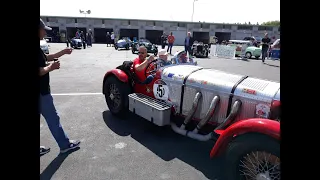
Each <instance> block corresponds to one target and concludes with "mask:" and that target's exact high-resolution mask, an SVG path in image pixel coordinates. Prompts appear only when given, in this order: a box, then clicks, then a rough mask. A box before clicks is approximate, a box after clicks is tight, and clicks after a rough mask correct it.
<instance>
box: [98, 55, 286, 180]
mask: <svg viewBox="0 0 320 180" xmlns="http://www.w3.org/2000/svg"><path fill="white" fill-rule="evenodd" d="M145 76H146V79H147V80H146V81H144V82H140V81H138V80H137V78H136V77H135V74H134V71H133V69H132V62H124V64H123V65H120V66H119V67H117V68H116V69H113V70H110V71H108V72H107V73H106V74H105V76H104V80H103V94H104V95H105V98H106V103H107V105H108V108H109V110H110V112H111V113H112V114H113V115H117V116H123V115H125V114H127V113H128V110H129V111H131V112H132V113H134V114H136V115H138V116H141V117H143V118H145V119H146V120H148V121H151V122H152V123H154V124H156V125H158V126H171V127H172V130H173V131H175V132H177V133H178V134H181V135H183V136H188V137H190V138H193V139H196V140H199V141H209V140H211V141H212V142H213V144H214V145H213V148H212V150H211V152H210V157H217V156H221V155H224V156H225V158H226V159H225V160H226V161H225V162H226V163H225V164H226V171H227V173H226V177H227V179H230V180H238V179H266V180H267V179H268V180H269V179H280V83H278V82H271V81H267V80H261V79H257V78H254V77H248V76H242V75H236V74H230V73H225V72H222V71H217V70H213V69H206V68H203V67H200V66H194V65H181V64H172V65H168V66H164V67H159V65H158V63H157V60H155V61H152V62H150V63H149V64H148V68H146V70H145Z"/></svg>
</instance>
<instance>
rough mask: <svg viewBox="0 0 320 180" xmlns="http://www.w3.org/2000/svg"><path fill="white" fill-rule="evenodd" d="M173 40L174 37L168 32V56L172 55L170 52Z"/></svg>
mask: <svg viewBox="0 0 320 180" xmlns="http://www.w3.org/2000/svg"><path fill="white" fill-rule="evenodd" d="M174 40H175V39H174V35H172V32H170V35H169V36H168V49H167V52H169V49H170V55H172V54H171V51H172V46H173V43H174Z"/></svg>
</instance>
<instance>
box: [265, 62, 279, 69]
mask: <svg viewBox="0 0 320 180" xmlns="http://www.w3.org/2000/svg"><path fill="white" fill-rule="evenodd" d="M264 64H265V65H268V66H271V67H278V68H279V67H280V65H274V64H269V63H264Z"/></svg>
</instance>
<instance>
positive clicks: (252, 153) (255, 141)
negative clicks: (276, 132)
mask: <svg viewBox="0 0 320 180" xmlns="http://www.w3.org/2000/svg"><path fill="white" fill-rule="evenodd" d="M225 162H226V164H225V165H226V170H227V172H226V178H227V179H228V180H251V179H253V180H256V179H258V180H260V179H261V180H280V144H279V142H278V141H277V140H275V139H273V138H271V137H269V136H267V135H263V134H259V133H250V134H245V135H240V136H239V137H236V138H235V139H234V140H233V141H232V142H231V143H230V144H229V147H228V149H227V152H226V161H225Z"/></svg>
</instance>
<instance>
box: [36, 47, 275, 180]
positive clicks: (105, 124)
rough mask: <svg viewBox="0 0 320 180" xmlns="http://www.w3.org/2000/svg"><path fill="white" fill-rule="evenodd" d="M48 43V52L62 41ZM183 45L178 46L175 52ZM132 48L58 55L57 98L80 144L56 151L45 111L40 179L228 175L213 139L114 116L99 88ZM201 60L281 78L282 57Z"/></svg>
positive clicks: (179, 179) (177, 179) (176, 179)
mask: <svg viewBox="0 0 320 180" xmlns="http://www.w3.org/2000/svg"><path fill="white" fill-rule="evenodd" d="M65 47H66V45H65V44H50V52H51V53H54V52H57V51H58V50H61V49H63V48H65ZM182 49H183V47H173V50H174V51H177V50H182ZM136 56H137V55H134V54H132V53H131V51H130V50H128V51H127V50H118V51H117V50H115V49H114V48H112V47H106V45H103V44H94V45H93V47H92V48H87V49H82V50H74V51H73V53H72V54H71V55H65V56H63V57H61V58H60V61H61V68H60V69H59V70H56V71H53V72H51V73H50V78H51V79H50V81H51V90H52V94H53V98H54V102H55V105H56V108H57V111H58V113H59V116H60V117H61V123H62V126H63V127H64V130H65V131H66V133H67V134H68V136H69V137H70V139H79V140H81V142H82V143H81V148H80V149H79V150H77V151H75V152H73V153H71V154H68V155H60V156H59V148H58V146H57V144H56V142H55V141H54V139H53V137H52V135H51V133H50V131H49V129H48V127H47V124H46V122H45V120H44V119H43V118H41V120H40V143H41V145H44V146H48V147H51V152H50V153H48V154H46V155H44V156H42V157H40V179H43V180H46V179H53V180H65V179H67V180H89V179H90V180H164V179H168V180H169V179H170V180H205V179H212V180H214V179H219V180H223V169H222V165H223V160H222V158H216V159H210V158H209V153H210V150H211V148H212V146H213V142H198V141H195V140H192V139H189V138H186V137H183V136H181V135H178V134H175V133H174V132H173V131H171V130H170V129H169V128H166V127H164V128H163V127H157V126H155V125H153V124H151V123H149V122H148V121H146V120H144V119H142V118H138V117H136V116H132V117H130V118H128V119H125V120H122V119H117V118H115V117H113V116H112V115H111V114H110V113H109V111H108V108H107V105H106V103H105V99H104V96H103V95H102V94H101V91H102V80H103V77H104V74H105V73H106V71H108V70H110V69H112V68H115V67H116V66H118V65H120V64H122V62H123V61H126V60H133V59H134V58H135V57H136ZM196 60H197V61H198V64H199V66H204V67H207V68H214V69H218V70H223V71H227V72H230V73H235V74H243V75H249V76H254V77H258V78H262V79H268V80H272V81H278V82H280V62H279V61H272V60H267V61H266V64H262V63H261V60H255V59H252V60H248V61H242V60H237V59H219V58H216V57H210V58H204V59H198V58H196Z"/></svg>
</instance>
